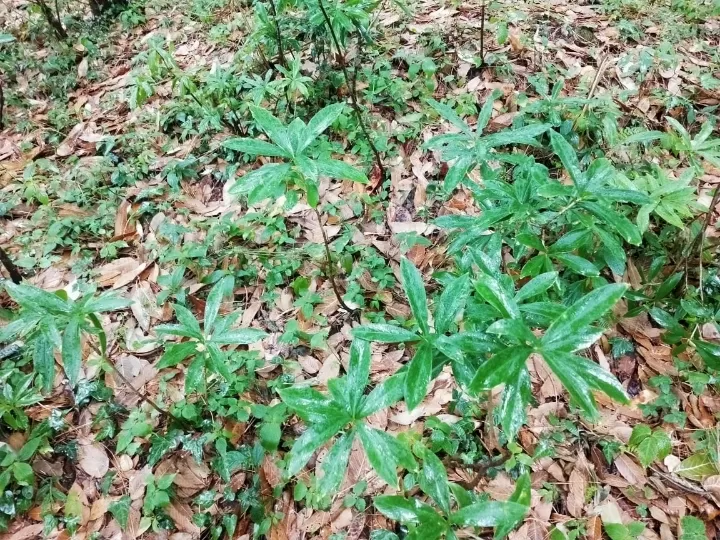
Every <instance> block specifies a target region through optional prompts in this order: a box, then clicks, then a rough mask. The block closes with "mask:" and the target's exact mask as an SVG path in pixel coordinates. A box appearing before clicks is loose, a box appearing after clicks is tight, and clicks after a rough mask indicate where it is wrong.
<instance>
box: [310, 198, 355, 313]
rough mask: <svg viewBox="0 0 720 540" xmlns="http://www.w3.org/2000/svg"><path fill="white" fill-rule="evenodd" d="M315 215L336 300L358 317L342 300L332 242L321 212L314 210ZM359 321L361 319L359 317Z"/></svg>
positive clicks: (328, 275)
mask: <svg viewBox="0 0 720 540" xmlns="http://www.w3.org/2000/svg"><path fill="white" fill-rule="evenodd" d="M314 210H315V215H316V216H317V220H318V226H319V227H320V232H321V233H322V237H323V244H325V257H326V259H327V260H326V264H327V277H328V279H329V280H330V286H331V287H332V290H333V292H334V293H335V298H337V301H338V304H340V307H341V308H343V309H344V310H345V311H347V312H348V313H350V314H351V315H353V316H356V315H358V314H359V310H357V309H353V308H351V307H350V306H348V305H347V304H346V303H345V301H344V300H343V299H342V295H341V294H340V289H339V288H338V286H337V282H336V281H335V267H334V265H333V260H332V254H331V253H330V242H329V241H328V237H327V233H326V232H325V229H324V228H323V226H322V216H321V215H320V211H319V210H318V209H317V208H314ZM357 318H358V319H359V317H357Z"/></svg>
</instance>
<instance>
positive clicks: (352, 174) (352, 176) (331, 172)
mask: <svg viewBox="0 0 720 540" xmlns="http://www.w3.org/2000/svg"><path fill="white" fill-rule="evenodd" d="M315 164H316V165H317V170H318V173H319V174H321V175H323V176H328V177H330V178H337V179H339V180H352V181H353V182H358V183H360V184H367V183H368V178H367V176H365V173H363V172H362V171H360V170H359V169H356V168H355V167H353V166H352V165H350V164H349V163H345V162H344V161H340V160H337V159H328V158H321V159H317V160H316V161H315Z"/></svg>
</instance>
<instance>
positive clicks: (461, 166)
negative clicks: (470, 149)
mask: <svg viewBox="0 0 720 540" xmlns="http://www.w3.org/2000/svg"><path fill="white" fill-rule="evenodd" d="M472 165H473V158H472V156H460V157H459V158H458V159H457V160H456V161H455V163H453V164H452V166H450V168H449V169H448V172H447V174H446V175H445V180H444V181H443V190H444V191H445V193H448V194H449V193H452V192H453V191H454V190H455V188H456V187H458V186H459V185H460V183H462V182H463V181H464V180H465V178H467V174H468V171H469V170H470V168H471V167H472Z"/></svg>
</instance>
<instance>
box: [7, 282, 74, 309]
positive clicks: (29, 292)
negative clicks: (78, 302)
mask: <svg viewBox="0 0 720 540" xmlns="http://www.w3.org/2000/svg"><path fill="white" fill-rule="evenodd" d="M5 288H6V289H7V292H8V294H9V295H10V297H11V298H12V299H13V300H15V301H16V302H17V303H18V304H20V305H21V306H22V307H24V308H26V309H29V310H31V311H32V310H35V309H36V308H41V309H43V310H46V311H50V312H51V313H58V314H60V313H70V312H71V311H72V304H70V303H68V302H66V301H64V300H62V299H61V298H60V297H59V296H58V295H56V294H53V293H49V292H47V291H44V290H42V289H39V288H38V287H33V286H32V285H25V284H23V283H20V284H15V283H6V284H5Z"/></svg>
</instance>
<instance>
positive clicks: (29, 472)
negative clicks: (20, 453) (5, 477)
mask: <svg viewBox="0 0 720 540" xmlns="http://www.w3.org/2000/svg"><path fill="white" fill-rule="evenodd" d="M12 470H13V476H14V477H15V481H16V482H17V483H18V484H19V485H21V486H31V485H32V484H33V482H34V481H35V473H34V472H33V469H32V467H31V466H30V464H29V463H23V462H22V461H16V462H15V463H13V465H12Z"/></svg>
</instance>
